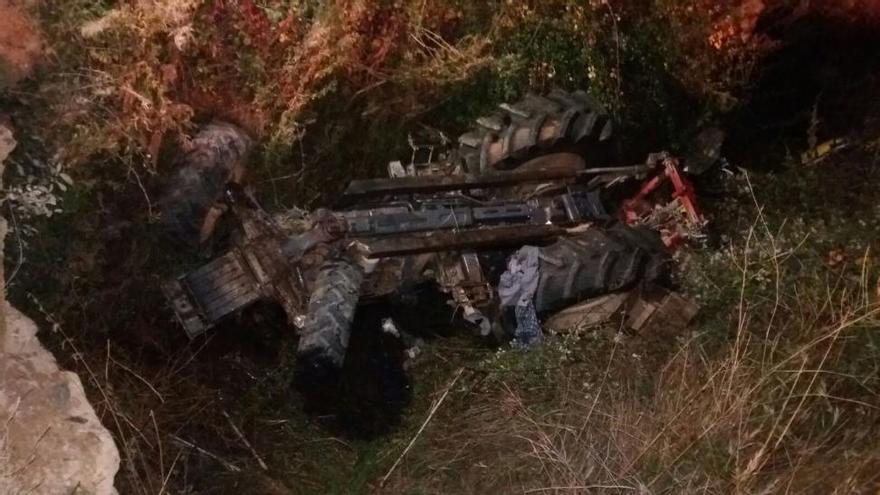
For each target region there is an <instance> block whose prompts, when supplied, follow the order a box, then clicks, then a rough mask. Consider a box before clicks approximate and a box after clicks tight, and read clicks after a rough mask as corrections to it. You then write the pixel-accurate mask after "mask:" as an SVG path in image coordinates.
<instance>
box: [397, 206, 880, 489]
mask: <svg viewBox="0 0 880 495" xmlns="http://www.w3.org/2000/svg"><path fill="white" fill-rule="evenodd" d="M756 211H757V214H756V216H755V220H754V222H752V223H751V224H750V225H749V226H748V227H747V229H746V230H745V231H744V232H743V233H742V234H743V235H742V236H741V238H740V240H739V241H736V242H734V247H731V248H730V249H729V250H727V251H726V252H725V254H724V255H722V256H721V258H720V261H717V262H718V263H725V264H728V265H729V266H730V268H731V269H732V271H731V273H732V274H738V275H736V278H738V279H739V284H738V285H739V289H738V291H739V297H738V298H737V299H735V300H732V301H731V303H730V305H729V309H730V311H729V315H727V317H726V321H728V323H729V330H728V335H727V336H726V340H727V343H725V344H722V345H721V346H720V347H719V345H718V342H717V338H709V337H708V336H707V335H706V334H704V333H701V332H695V333H694V334H692V335H691V336H682V339H681V340H680V341H679V342H678V343H677V344H676V343H668V342H667V345H668V346H669V348H668V349H667V350H666V351H663V350H658V349H656V348H653V349H652V348H649V346H655V345H657V342H656V341H653V340H652V338H651V337H650V336H641V337H635V338H620V337H617V338H615V339H605V340H600V341H593V342H590V343H588V344H587V345H585V346H581V347H580V348H579V349H578V350H576V351H575V354H578V353H582V354H580V355H581V356H582V358H583V360H584V362H582V363H576V364H569V365H566V366H562V367H560V368H558V369H557V370H555V371H553V372H552V373H550V374H549V375H547V374H545V375H543V376H541V377H539V378H538V379H535V378H534V377H531V378H530V377H529V376H527V373H525V372H522V373H518V374H515V375H510V374H507V372H506V371H498V370H490V371H489V372H488V373H489V375H494V379H490V380H485V381H481V382H480V383H481V384H482V385H481V386H480V387H479V388H480V390H479V392H477V393H466V394H462V395H460V397H459V399H458V400H460V401H461V403H460V404H461V408H460V409H459V410H458V411H456V412H455V413H454V414H449V415H447V416H446V417H445V421H446V423H445V424H436V425H435V426H434V428H436V430H435V432H434V434H433V435H431V436H430V437H429V438H428V439H427V440H425V444H423V445H422V450H421V453H420V455H419V456H411V459H410V461H409V463H410V464H409V466H403V467H402V468H399V469H398V471H399V473H398V474H399V476H398V477H397V478H395V479H394V484H392V485H391V486H392V492H394V493H413V494H417V493H418V494H421V493H425V494H427V493H453V492H454V493H548V494H571V493H875V490H876V489H877V486H878V484H880V474H878V473H880V452H878V444H877V440H876V438H877V426H876V425H877V424H878V420H880V393H878V388H877V385H878V376H877V370H878V369H880V350H878V348H877V342H878V340H877V337H878V334H877V332H878V331H880V300H878V297H880V294H878V293H877V279H876V278H875V277H876V271H875V270H872V268H871V256H870V254H871V253H870V250H869V249H867V248H866V250H865V251H863V252H862V256H861V257H860V259H857V260H854V261H853V262H852V264H851V266H849V267H843V266H836V267H835V268H834V269H824V270H822V269H820V270H819V271H815V272H810V273H805V272H804V271H803V265H804V263H806V262H805V261H804V259H801V256H802V253H803V252H804V251H806V250H808V249H809V248H810V247H811V245H810V242H809V240H807V239H804V238H798V237H797V236H791V235H788V233H787V232H785V230H784V229H783V230H780V231H773V230H771V228H770V227H769V226H768V224H767V222H766V220H765V218H764V216H763V210H762V208H760V207H757V203H756ZM688 266H690V267H691V268H693V266H692V265H688ZM813 268H815V267H813ZM820 268H821V267H820ZM826 268H827V267H826ZM822 273H824V274H825V275H824V276H823V278H817V277H820V276H821V275H820V274H822ZM731 283H735V282H733V279H731ZM651 353H654V356H653V359H652V357H651V356H650V354H651ZM472 382H474V383H475V382H476V380H472ZM464 396H467V397H466V398H465V397H464ZM435 423H439V421H437V420H435Z"/></svg>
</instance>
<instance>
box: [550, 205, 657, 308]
mask: <svg viewBox="0 0 880 495" xmlns="http://www.w3.org/2000/svg"><path fill="white" fill-rule="evenodd" d="M540 263H541V265H540V279H539V282H538V288H537V291H536V292H535V308H536V310H537V311H538V313H540V314H546V313H549V312H553V311H558V310H561V309H564V308H565V307H566V306H569V305H571V304H574V303H577V302H579V301H583V300H585V299H589V298H591V297H596V296H600V295H603V294H608V293H610V292H615V291H619V290H623V289H627V288H630V287H632V286H634V285H636V284H638V283H648V282H652V283H659V284H661V285H665V284H668V282H669V276H670V271H669V270H670V260H669V255H668V253H667V252H666V248H665V246H664V245H663V242H662V241H661V240H660V236H659V234H657V232H655V231H653V230H650V229H647V228H643V227H631V226H628V225H624V224H622V223H616V224H614V225H612V226H611V227H609V228H607V229H602V228H591V229H589V230H587V231H586V232H584V233H583V234H581V235H578V236H574V237H568V238H562V239H560V240H559V241H557V242H556V243H554V244H551V245H549V246H546V247H543V248H541V262H540Z"/></svg>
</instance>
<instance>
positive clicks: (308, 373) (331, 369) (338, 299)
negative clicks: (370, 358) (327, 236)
mask: <svg viewBox="0 0 880 495" xmlns="http://www.w3.org/2000/svg"><path fill="white" fill-rule="evenodd" d="M363 280H364V271H363V270H362V269H361V267H360V266H358V265H357V264H356V263H354V262H351V261H349V260H346V259H337V260H332V261H327V262H326V263H325V264H324V265H323V266H321V268H319V269H318V274H317V277H316V278H315V282H314V285H313V287H312V290H311V294H310V298H309V307H308V313H307V314H306V319H305V323H304V324H303V327H302V329H301V330H300V332H299V344H298V346H297V350H296V360H297V375H298V377H297V378H298V380H297V381H298V382H299V383H300V384H305V383H312V384H315V383H324V384H326V383H328V382H329V383H332V382H335V380H336V379H337V378H338V372H339V370H340V369H342V365H343V364H344V362H345V352H346V350H347V349H348V341H349V338H350V337H351V323H352V320H353V319H354V314H355V310H356V309H357V305H358V299H359V297H360V290H361V284H362V283H363Z"/></svg>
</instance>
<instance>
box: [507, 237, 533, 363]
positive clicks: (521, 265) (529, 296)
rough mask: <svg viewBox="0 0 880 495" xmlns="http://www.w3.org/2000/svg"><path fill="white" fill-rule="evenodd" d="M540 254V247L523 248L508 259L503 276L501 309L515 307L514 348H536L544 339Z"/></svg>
mask: <svg viewBox="0 0 880 495" xmlns="http://www.w3.org/2000/svg"><path fill="white" fill-rule="evenodd" d="M539 255H540V251H539V250H538V248H537V247H534V246H524V247H522V248H520V249H519V250H517V251H516V252H515V253H513V255H511V257H510V258H509V259H508V260H507V270H505V271H504V273H502V274H501V279H500V281H499V282H498V298H499V300H500V301H501V306H513V307H514V314H515V315H516V331H515V332H514V337H513V346H514V347H519V348H527V347H532V346H534V345H537V344H538V343H540V342H541V341H542V340H543V335H542V334H541V324H540V323H539V322H538V315H537V312H536V311H535V303H534V299H535V291H536V290H537V289H538V280H539V278H540V277H539V275H540V273H539V269H540V256H539Z"/></svg>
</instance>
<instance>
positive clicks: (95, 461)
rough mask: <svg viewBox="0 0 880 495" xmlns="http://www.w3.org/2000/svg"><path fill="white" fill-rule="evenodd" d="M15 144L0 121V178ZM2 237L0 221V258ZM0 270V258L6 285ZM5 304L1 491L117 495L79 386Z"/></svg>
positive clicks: (109, 461)
mask: <svg viewBox="0 0 880 495" xmlns="http://www.w3.org/2000/svg"><path fill="white" fill-rule="evenodd" d="M0 2H2V0H0ZM0 5H2V4H0ZM0 15H2V14H0ZM2 22H3V18H2V17H0V24H2ZM14 147H15V140H14V139H12V133H11V132H10V131H9V129H7V128H6V127H5V126H3V125H2V124H0V176H2V170H3V165H2V162H3V159H4V158H6V156H7V155H8V154H9V153H10V152H11V151H12V148H14ZM5 232H6V223H5V221H3V219H2V218H0V253H2V240H3V235H4V234H5ZM2 266H3V264H2V256H0V280H5V278H4V277H3V272H2ZM5 299H6V298H5V294H0V494H25V493H28V494H30V493H33V494H45V495H55V494H58V495H62V494H63V495H110V494H115V493H116V490H115V489H114V488H113V478H114V477H115V476H116V472H117V471H118V470H119V451H118V450H117V449H116V444H115V443H114V442H113V437H112V436H111V434H110V432H109V431H108V430H107V429H106V428H104V426H103V425H102V424H101V421H100V420H99V419H98V416H97V415H96V414H95V410H94V409H93V408H92V405H91V404H90V403H89V401H88V399H87V398H86V394H85V391H84V390H83V386H82V382H80V379H79V377H78V376H77V375H76V374H75V373H71V372H69V371H62V370H60V369H59V368H58V363H57V362H56V361H55V358H54V357H53V356H52V354H51V353H50V352H49V351H48V350H46V349H45V348H44V347H43V346H42V344H40V341H39V340H38V339H37V326H36V325H35V324H34V322H33V321H32V320H30V319H29V318H27V317H26V316H24V315H23V314H21V313H20V312H19V311H18V310H17V309H15V308H13V307H12V306H11V305H9V303H7V302H6V301H5Z"/></svg>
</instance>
